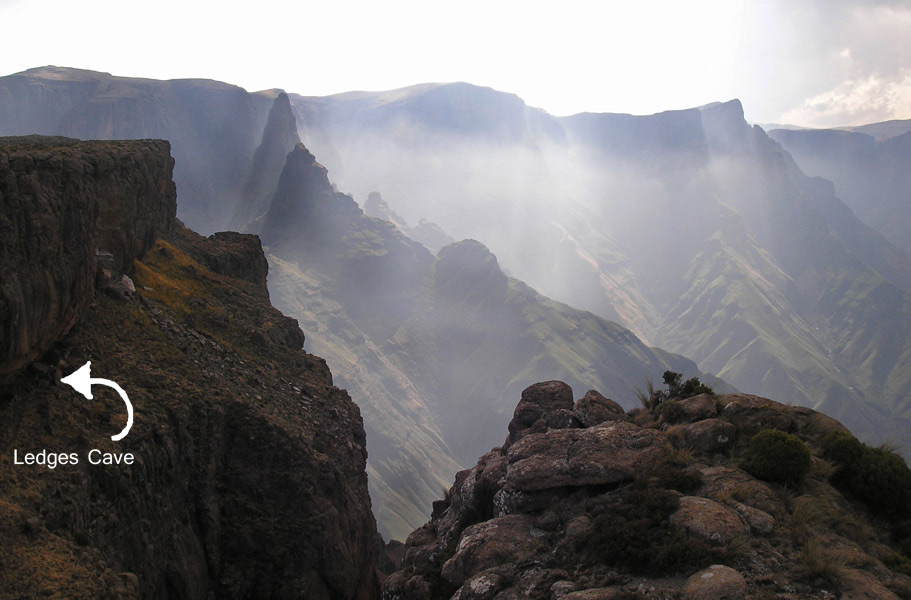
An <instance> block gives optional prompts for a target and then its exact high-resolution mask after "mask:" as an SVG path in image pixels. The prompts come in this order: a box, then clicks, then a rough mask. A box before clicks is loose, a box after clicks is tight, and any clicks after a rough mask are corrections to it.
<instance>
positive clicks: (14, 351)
mask: <svg viewBox="0 0 911 600" xmlns="http://www.w3.org/2000/svg"><path fill="white" fill-rule="evenodd" d="M173 167H174V160H173V159H172V158H171V154H170V147H169V145H168V143H167V142H164V141H148V140H147V141H135V142H116V143H97V142H78V141H77V140H72V139H67V138H41V137H32V138H0V275H2V276H0V281H2V283H0V319H2V322H3V331H2V336H0V377H2V376H4V375H8V374H9V373H11V372H13V371H15V370H18V369H20V368H21V367H23V366H24V365H26V364H28V363H30V362H32V361H33V360H35V359H36V358H38V357H39V356H41V355H42V354H43V353H45V352H46V351H47V350H48V349H50V347H51V345H53V344H54V343H55V342H56V341H57V340H58V339H59V338H60V337H61V336H62V335H63V334H64V333H66V332H67V331H68V330H69V329H70V328H71V327H72V326H73V325H74V324H75V323H76V322H77V321H78V320H79V318H80V317H81V316H82V315H83V314H84V313H85V310H86V308H87V307H88V305H89V303H90V302H91V300H92V296H93V290H94V287H95V286H94V280H95V273H96V263H98V266H99V267H102V266H104V267H109V268H110V269H112V270H113V271H114V272H118V273H126V274H132V270H133V261H134V260H137V259H140V258H142V256H143V255H144V254H145V252H146V251H147V250H148V249H149V248H150V247H151V246H152V244H153V243H154V241H155V239H156V238H157V237H158V236H159V234H162V233H165V232H167V231H169V230H171V229H172V228H173V226H174V221H175V214H176V210H177V192H176V190H175V187H174V183H173V181H172V180H171V172H172V169H173ZM99 261H101V262H103V263H104V264H103V265H101V264H100V263H99Z"/></svg>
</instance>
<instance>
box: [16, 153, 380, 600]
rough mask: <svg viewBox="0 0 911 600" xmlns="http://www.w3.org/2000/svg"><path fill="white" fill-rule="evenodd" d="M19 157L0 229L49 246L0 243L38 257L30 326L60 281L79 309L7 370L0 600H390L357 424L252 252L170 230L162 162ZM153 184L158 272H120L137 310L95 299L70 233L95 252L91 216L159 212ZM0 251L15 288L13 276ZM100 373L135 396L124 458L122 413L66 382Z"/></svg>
mask: <svg viewBox="0 0 911 600" xmlns="http://www.w3.org/2000/svg"><path fill="white" fill-rule="evenodd" d="M16 144H17V146H16V148H17V149H16V154H15V155H16V157H17V158H16V159H15V160H9V161H5V162H4V163H3V168H5V169H7V170H6V171H5V172H6V173H8V174H10V175H9V177H12V178H13V179H14V180H15V181H17V182H18V183H19V187H18V188H17V189H16V190H15V191H13V192H12V193H10V191H9V190H11V188H10V187H8V184H7V187H6V188H4V195H3V202H4V210H3V213H2V214H3V217H4V219H9V220H10V221H11V222H13V223H20V222H21V223H26V224H27V223H29V221H28V220H27V218H26V216H27V213H30V212H31V213H34V214H35V215H36V223H37V224H38V225H40V228H35V227H34V226H33V227H32V228H29V227H23V228H21V229H15V230H12V231H11V230H10V229H9V228H8V227H6V228H4V231H3V233H4V235H5V237H4V243H9V242H10V241H11V240H12V242H13V243H12V244H11V246H10V247H11V248H12V249H13V250H18V251H20V252H23V250H22V249H21V246H25V251H31V249H32V248H35V247H37V248H40V249H41V250H42V251H43V252H44V253H45V254H44V256H45V257H46V258H45V259H44V262H38V261H30V262H29V263H28V265H29V269H18V270H17V271H15V272H16V273H17V276H18V278H19V279H18V280H17V281H19V282H20V284H21V285H22V287H23V288H24V289H28V290H32V293H33V294H34V295H35V298H34V299H32V301H30V302H27V303H25V305H24V306H23V307H22V308H21V311H20V313H19V314H22V315H24V316H25V318H27V319H35V318H36V317H35V315H32V314H31V312H32V311H34V310H45V309H44V308H43V307H44V306H45V305H44V304H42V303H41V301H40V300H41V298H43V297H44V296H43V295H42V294H45V293H46V294H47V295H49V296H51V297H54V293H55V290H56V289H58V284H57V283H54V282H55V281H56V279H55V278H56V277H58V274H64V275H67V276H68V277H69V278H70V279H68V280H67V281H69V283H67V284H59V285H60V286H61V289H64V290H78V291H79V293H80V294H84V295H85V298H84V299H83V300H80V301H81V302H82V306H81V309H80V310H78V311H73V316H72V318H71V322H70V323H69V325H70V326H71V327H70V329H69V332H68V333H64V332H63V331H62V329H65V328H60V327H58V328H57V330H58V331H57V333H56V334H51V333H50V331H48V333H47V334H46V336H45V338H43V339H45V340H46V344H47V347H46V348H45V349H44V350H43V351H42V352H39V354H40V357H39V358H38V359H37V360H33V361H32V362H30V363H29V364H28V365H27V367H25V368H21V367H22V364H21V363H22V361H21V360H20V361H19V362H20V368H19V369H18V370H17V369H14V368H13V365H12V364H11V361H10V360H9V359H6V358H5V357H4V360H3V361H2V362H0V364H2V365H3V367H4V369H5V370H6V371H7V372H9V373H10V376H9V379H8V381H7V382H5V383H4V384H2V385H0V544H2V546H3V548H4V551H3V556H2V558H0V597H4V598H7V597H9V598H21V597H37V596H47V597H65V598H86V599H88V598H212V597H217V598H324V599H329V598H332V599H336V598H352V599H363V600H366V599H369V598H374V597H376V595H377V593H378V584H377V575H376V571H375V564H376V557H377V552H378V547H377V537H376V526H375V522H374V519H373V516H372V514H371V510H370V498H369V495H368V492H367V475H366V472H365V466H366V458H367V451H366V439H365V434H364V429H363V424H362V420H361V416H360V411H359V410H358V408H357V406H356V405H355V404H354V403H353V402H352V401H351V399H350V398H349V397H348V395H347V394H346V393H345V392H343V391H341V390H339V389H338V388H336V387H334V386H333V385H332V375H331V373H330V372H329V370H328V368H327V367H326V364H325V362H324V361H323V360H322V359H320V358H318V357H316V356H312V355H310V354H307V353H306V352H303V351H302V350H300V348H301V346H302V344H303V342H304V336H303V334H302V333H301V331H300V329H299V327H298V325H297V322H296V321H295V320H293V319H290V318H288V317H285V316H284V315H282V314H281V313H279V312H278V311H277V310H275V309H274V308H273V307H272V306H271V305H270V304H269V302H268V293H267V291H266V289H265V276H266V271H267V265H266V263H265V260H264V257H263V253H262V248H261V246H260V243H259V240H258V239H257V238H256V237H255V236H249V235H239V234H217V235H213V236H212V237H210V238H203V237H201V236H199V235H197V234H195V233H193V232H191V231H189V230H187V229H185V228H183V227H182V226H180V225H176V226H169V224H172V223H173V202H174V196H173V189H174V187H173V183H172V181H171V179H170V165H171V162H170V158H169V156H168V153H167V145H166V144H164V143H162V142H130V143H120V142H115V143H92V144H83V143H80V144H76V145H73V144H71V143H69V142H67V143H62V145H60V144H61V143H58V141H53V145H49V144H50V142H49V141H47V140H39V141H37V142H35V143H32V142H29V143H26V142H22V141H19V142H16ZM92 161H97V162H92ZM61 165H62V166H61ZM95 165H97V166H95ZM130 165H132V166H130ZM89 167H91V168H89ZM99 172H100V173H99ZM78 174H81V177H78V176H77V175H78ZM96 175H97V176H99V179H100V180H101V181H103V182H105V183H106V185H107V187H103V186H100V185H99V184H98V183H97V182H96V180H95V179H96ZM102 175H106V176H104V177H102ZM117 176H121V177H122V181H120V182H118V177H117ZM9 177H7V178H6V179H5V180H4V181H5V182H7V181H8V180H9ZM29 182H31V186H30V187H29V186H27V185H25V184H27V183H29ZM129 182H133V183H134V184H136V187H135V188H133V187H129V186H127V185H126V183H129ZM143 182H145V183H149V184H152V185H151V187H152V189H153V190H155V191H156V193H159V194H161V195H162V199H163V201H165V204H166V205H168V206H170V212H167V211H165V212H166V214H167V215H169V216H168V218H166V219H164V220H161V221H155V224H156V227H157V228H158V231H159V232H160V233H159V235H158V236H157V237H158V239H157V240H156V239H155V237H156V235H155V232H154V229H155V228H150V229H149V231H150V234H149V236H147V237H144V236H142V235H140V236H139V239H141V240H143V246H135V248H143V249H145V248H144V246H145V245H148V246H149V247H148V250H147V251H146V252H145V257H144V258H142V259H141V260H139V259H140V257H141V252H139V250H135V253H134V254H127V255H124V256H125V257H126V258H128V261H127V263H126V264H123V263H122V262H121V263H118V264H122V266H123V268H125V269H128V270H129V272H130V273H131V274H132V281H133V282H134V283H135V285H134V288H135V292H133V291H130V290H129V289H128V288H122V289H119V290H116V292H117V293H114V290H111V291H110V293H103V290H98V289H95V288H94V287H93V282H94V281H95V254H94V246H86V247H83V246H82V245H79V246H77V245H76V244H75V243H73V244H72V245H69V244H66V243H64V241H66V240H69V238H67V237H66V236H67V235H69V233H68V232H69V230H73V233H74V234H76V233H78V234H79V235H80V236H82V237H76V236H75V235H74V237H73V238H72V239H73V240H77V239H78V240H88V241H87V242H80V244H83V245H84V244H88V243H89V242H91V241H95V242H97V243H99V244H101V243H102V242H100V241H99V240H104V239H106V238H105V235H106V234H105V232H104V229H105V228H104V227H103V226H101V225H103V224H108V225H110V223H111V221H104V220H102V219H101V218H100V217H99V216H98V215H104V214H106V212H105V211H110V210H113V211H114V212H115V213H116V212H118V211H117V209H116V207H117V206H118V204H117V203H118V202H120V203H121V205H120V208H119V211H120V212H119V214H124V215H127V214H132V213H130V212H129V211H130V210H133V208H132V204H131V203H132V202H133V201H135V202H136V204H137V205H142V206H143V209H142V210H153V209H154V208H155V207H156V206H157V205H155V204H154V203H152V202H150V201H148V199H147V198H145V197H144V196H142V195H137V194H136V189H141V188H142V186H141V185H139V184H140V183H143ZM87 190H95V194H94V195H92V194H89V193H88V191H87ZM93 202H94V203H95V204H94V205H93V204H92V203H93ZM45 205H47V207H46V206H45ZM93 206H94V207H95V208H93ZM97 206H102V207H104V208H103V209H99V208H97ZM65 207H70V208H67V209H65ZM136 214H139V215H141V214H143V213H142V212H141V211H140V212H139V213H136ZM68 215H71V216H68ZM84 215H88V216H89V217H97V219H95V218H86V217H85V216H84ZM77 217H78V218H77ZM4 225H5V223H4ZM146 225H147V224H146V219H145V218H137V219H130V220H129V221H127V222H126V226H125V229H124V234H125V235H123V236H122V237H120V238H116V239H122V240H124V241H125V242H127V243H126V244H125V247H134V246H132V245H131V243H130V242H132V241H133V234H134V232H142V231H145V229H143V227H145V226H146ZM13 235H18V236H21V237H19V238H18V239H13V238H12V236H13ZM61 237H63V238H64V241H61V239H60V238H61ZM39 242H41V243H40V244H39ZM102 247H106V246H104V245H102ZM71 250H72V251H71ZM114 250H115V252H116V251H118V249H117V248H114ZM4 251H5V252H6V253H7V254H4V256H3V258H4V262H3V267H4V269H6V268H7V267H8V264H9V263H8V261H9V260H10V258H9V257H10V256H16V255H15V254H13V255H10V252H11V250H10V249H7V247H6V246H4ZM86 263H87V264H86ZM42 265H48V266H45V268H44V270H41V269H40V267H41V266H42ZM58 265H59V267H58V268H56V270H55V267H57V266H58ZM14 266H15V265H14ZM7 272H8V271H6V270H4V279H3V282H4V284H6V282H7V281H8V279H7V277H6V273H7ZM45 281H48V282H51V285H50V290H49V291H42V288H41V287H40V286H39V285H38V284H39V283H40V284H41V285H45ZM71 294H72V292H71ZM77 298H81V297H77V296H75V295H71V296H67V297H65V298H61V299H60V303H61V305H64V302H71V303H76V301H77V300H76V299H77ZM4 317H6V315H4ZM27 322H29V323H31V322H33V321H32V320H28V321H27ZM3 323H4V330H3V333H4V337H3V342H4V344H7V345H9V339H8V338H7V332H8V331H10V329H9V327H10V325H9V323H10V322H9V321H8V320H7V319H6V318H4V321H3ZM4 347H6V346H4ZM36 352H37V350H36ZM86 361H91V371H92V375H93V377H103V378H107V379H111V380H115V381H116V382H118V383H119V384H120V385H121V386H122V387H123V388H124V390H125V391H126V392H127V393H128V394H129V398H130V400H131V402H132V405H133V407H134V409H135V421H134V424H133V426H132V429H131V430H130V432H129V434H128V435H127V437H126V438H124V439H123V440H121V441H119V442H113V441H112V440H111V439H110V436H111V434H113V433H116V432H117V431H119V430H121V429H122V427H123V420H124V416H125V415H124V412H125V411H124V406H123V402H122V401H121V400H120V399H119V398H118V397H117V396H116V395H115V394H113V393H112V392H110V391H106V390H105V388H104V387H103V386H100V385H97V384H96V385H94V386H93V389H94V397H93V398H92V399H90V400H87V399H85V398H83V397H82V396H79V395H78V394H76V393H75V392H74V390H73V389H72V388H70V387H69V386H66V385H63V384H62V383H61V382H60V378H61V376H62V375H68V374H69V373H71V372H72V371H75V370H76V369H77V368H79V367H80V366H82V365H83V364H84V363H85V362H86ZM105 456H108V457H109V461H108V463H106V462H104V461H103V460H101V461H99V459H102V458H103V457H105ZM29 457H31V458H29ZM128 457H129V458H128ZM99 463H100V464H99Z"/></svg>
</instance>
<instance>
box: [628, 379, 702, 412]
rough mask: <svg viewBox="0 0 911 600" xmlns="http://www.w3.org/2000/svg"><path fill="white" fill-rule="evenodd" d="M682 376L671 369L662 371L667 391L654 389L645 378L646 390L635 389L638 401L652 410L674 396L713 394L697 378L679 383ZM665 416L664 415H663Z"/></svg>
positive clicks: (679, 398) (680, 398)
mask: <svg viewBox="0 0 911 600" xmlns="http://www.w3.org/2000/svg"><path fill="white" fill-rule="evenodd" d="M682 378H683V374H682V373H675V372H673V371H665V372H664V376H663V379H664V385H666V386H667V391H664V390H656V389H655V387H654V386H653V385H652V381H651V380H650V379H647V380H646V382H645V384H646V391H645V392H643V391H642V390H638V389H637V390H636V397H637V398H639V402H640V403H641V404H642V407H643V408H646V409H648V410H650V411H654V410H655V409H656V408H658V407H659V406H660V405H661V404H662V403H663V402H665V401H666V400H670V399H672V398H676V399H678V400H685V399H686V398H691V397H693V396H698V395H699V394H712V395H715V392H714V390H712V388H710V387H709V386H707V385H705V384H704V383H702V382H701V381H699V378H697V377H691V378H689V379H687V380H686V381H685V382H683V383H680V380H681V379H682ZM665 418H666V417H665Z"/></svg>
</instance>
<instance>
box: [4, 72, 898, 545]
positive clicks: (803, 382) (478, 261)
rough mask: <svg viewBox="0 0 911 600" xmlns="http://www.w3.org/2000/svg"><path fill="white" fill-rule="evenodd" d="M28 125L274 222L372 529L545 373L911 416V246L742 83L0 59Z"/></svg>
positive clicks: (190, 197)
mask: <svg viewBox="0 0 911 600" xmlns="http://www.w3.org/2000/svg"><path fill="white" fill-rule="evenodd" d="M28 133H45V134H55V135H69V136H73V137H79V138H119V137H163V138H166V139H169V140H171V143H172V148H173V154H174V156H175V159H176V165H175V172H174V178H175V181H176V183H177V190H178V194H179V198H180V202H179V203H178V207H179V208H178V211H179V212H178V216H179V217H180V218H181V219H183V220H184V221H185V222H186V223H187V224H188V225H190V226H192V227H193V228H194V229H197V230H200V231H202V232H204V233H211V232H213V231H216V230H220V229H224V228H234V229H239V230H243V231H250V232H255V233H258V234H259V235H260V236H261V238H262V240H263V243H264V245H265V246H266V250H267V254H268V256H269V261H270V265H271V271H270V279H269V288H270V292H271V294H272V298H273V301H274V302H275V303H276V305H277V306H278V307H279V308H281V309H282V310H284V311H285V312H287V313H288V314H291V315H292V316H294V317H296V318H298V320H299V321H300V322H301V324H302V327H303V328H304V330H305V332H306V333H307V335H308V342H307V343H308V349H309V350H312V351H314V352H316V353H317V354H320V355H321V356H324V357H325V358H326V359H327V360H328V362H329V364H330V366H331V367H332V369H333V372H334V373H335V374H336V379H335V381H336V383H337V384H338V385H340V386H341V387H347V388H348V389H349V391H350V392H351V395H352V398H353V399H354V400H355V401H356V402H357V403H358V404H360V406H361V409H362V411H363V413H364V421H365V423H364V425H365V429H366V430H367V436H368V445H369V449H370V458H369V461H368V470H369V473H370V485H371V496H372V497H373V501H374V509H375V512H376V514H377V519H378V521H379V523H380V529H381V531H382V532H383V533H384V535H387V536H390V535H391V536H396V537H399V536H403V535H404V534H405V533H407V532H408V531H410V530H411V529H413V528H414V527H416V526H417V525H419V524H420V523H422V522H423V520H424V519H426V516H427V514H428V513H427V507H428V506H429V503H430V501H431V500H433V499H435V498H437V497H439V496H440V495H441V494H442V490H443V489H444V488H445V487H446V484H447V483H448V482H449V481H450V480H451V475H452V473H453V472H454V471H455V470H457V469H458V468H459V466H460V465H468V464H471V462H472V461H473V460H474V459H475V457H476V456H478V455H479V454H481V453H483V452H484V451H486V450H487V449H488V448H490V447H491V446H493V445H494V444H496V443H497V442H498V438H499V437H500V435H501V432H502V430H503V428H504V427H505V424H506V423H507V422H508V421H509V416H510V414H511V410H512V402H514V398H515V397H516V396H517V395H518V393H519V391H521V390H522V389H524V388H525V387H526V386H527V385H529V384H531V383H533V382H535V381H540V380H545V379H562V380H565V381H567V382H568V383H570V385H572V386H573V387H574V388H575V389H592V388H594V389H599V390H601V391H602V392H603V393H605V394H607V395H609V396H612V397H614V398H615V399H616V400H617V401H618V402H620V403H621V404H623V405H625V406H626V407H627V408H629V407H631V406H633V405H634V404H635V402H636V400H635V393H634V390H635V388H636V386H644V385H645V380H646V377H651V378H658V377H659V376H660V374H661V373H662V372H663V371H664V370H666V369H671V370H676V371H679V372H685V373H687V374H688V376H689V374H698V375H700V376H701V377H703V378H705V379H710V378H709V377H708V376H707V375H706V373H707V372H710V373H715V374H717V375H719V376H720V377H721V378H723V379H724V380H725V381H728V382H730V383H731V384H733V386H736V387H738V388H740V389H745V390H749V391H751V392H754V393H758V394H761V395H764V396H769V397H772V398H774V399H777V400H780V401H783V402H787V403H793V404H800V405H806V406H812V407H815V408H817V409H819V410H821V411H823V412H826V413H828V414H831V415H833V416H835V417H837V418H839V419H840V420H842V421H843V422H845V423H846V424H847V425H848V426H849V427H851V428H852V429H853V430H855V431H857V432H858V433H859V434H861V435H862V436H863V437H865V438H866V439H868V440H876V441H881V440H884V439H893V440H901V439H904V437H906V435H907V431H909V424H911V423H909V409H911V404H909V400H911V397H909V392H908V390H909V389H911V386H909V384H911V381H909V379H911V368H909V367H911V341H909V340H911V335H908V334H909V333H911V332H909V331H908V329H909V328H911V325H909V323H911V319H909V318H908V313H909V309H911V295H909V294H911V292H909V290H911V261H909V259H908V256H907V254H906V253H904V252H903V251H902V250H901V249H899V248H898V247H896V245H895V244H893V243H891V242H890V241H888V240H887V238H886V237H884V235H883V234H880V233H878V232H877V231H876V230H874V229H873V228H872V227H871V226H870V225H865V224H864V223H863V222H862V221H861V220H859V219H858V218H857V217H855V215H854V213H853V212H852V210H851V209H849V208H848V207H847V206H846V205H845V204H844V203H843V202H842V201H841V198H840V196H841V192H840V191H839V192H837V193H836V190H838V188H837V187H833V185H832V184H831V183H829V182H828V181H826V180H822V179H818V178H814V177H809V176H807V175H805V174H804V172H802V171H801V168H799V167H798V163H795V162H794V160H793V159H792V158H791V155H790V154H789V153H788V152H787V151H785V150H784V149H783V148H782V146H780V145H779V144H778V143H776V141H774V140H773V139H772V138H770V137H769V136H768V135H766V133H765V132H764V131H763V130H762V129H761V128H758V127H750V126H749V125H748V124H747V123H746V121H745V120H744V118H743V111H742V108H741V106H740V104H739V102H737V101H732V102H727V103H719V104H714V105H709V106H705V107H701V108H697V109H691V110H684V111H671V112H666V113H661V114H657V115H652V116H643V117H638V116H630V115H611V114H581V115H574V116H572V117H565V118H556V117H553V116H551V115H548V114H547V113H545V112H544V111H541V110H538V109H534V108H531V107H528V106H526V105H525V103H524V102H523V101H522V100H521V99H520V98H518V97H516V96H514V95H510V94H504V93H501V92H497V91H494V90H490V89H487V88H480V87H476V86H471V85H468V84H425V85H421V86H415V87H412V88H406V89H403V90H396V91H391V92H379V93H367V92H354V93H348V94H342V95H338V96H330V97H325V98H310V97H303V96H298V95H294V94H285V93H283V92H280V91H278V90H270V91H264V92H257V93H254V94H251V93H247V92H246V91H244V90H242V89H240V88H237V87H235V86H230V85H228V84H223V83H218V82H211V81H205V80H193V81H190V80H182V81H169V82H162V81H154V80H142V79H128V78H119V77H112V76H110V75H107V74H101V73H93V72H87V71H78V70H72V69H62V68H56V67H53V68H51V67H49V68H42V69H34V70H31V71H27V72H25V73H22V74H18V75H13V76H9V77H4V78H0V134H3V135H18V134H28ZM299 141H303V143H304V144H306V146H304V145H298V142H299ZM316 157H319V158H318V162H317V158H316ZM896 160H900V159H896ZM323 165H325V167H324V166H323ZM326 167H328V172H327V169H326ZM329 174H331V176H332V181H333V182H334V183H335V185H334V186H333V184H332V183H330V181H329ZM837 185H838V184H836V186H837ZM337 189H341V190H344V191H346V192H349V193H351V194H352V196H347V195H345V194H342V193H339V192H338V191H337ZM372 192H379V193H380V194H381V196H382V199H383V201H384V203H385V205H386V208H385V209H384V211H385V212H384V211H380V212H375V211H371V212H372V213H373V214H384V215H385V216H387V217H389V218H391V219H392V220H396V218H397V219H398V222H399V225H400V227H398V228H397V227H396V226H395V225H393V223H392V222H391V221H390V220H381V219H375V218H371V217H367V216H366V215H365V214H364V213H363V211H362V210H361V208H360V207H359V206H358V204H357V202H355V200H354V198H358V199H363V200H362V201H363V203H364V205H365V207H367V206H368V199H369V198H370V194H371V193H372ZM373 198H374V200H373V202H372V203H370V204H371V205H372V206H373V207H374V208H376V206H377V205H378V204H379V199H378V198H379V197H378V196H374V197H373ZM399 215H402V216H399ZM406 220H407V221H408V222H419V223H420V222H423V223H424V224H425V228H426V227H429V228H431V229H432V230H433V232H434V235H433V237H432V239H435V240H438V242H430V241H429V240H428V239H425V240H423V241H424V242H429V244H428V245H429V247H431V248H433V250H434V251H435V254H434V253H432V252H431V251H430V250H428V248H427V247H425V246H424V245H422V244H421V243H419V242H417V241H414V240H412V239H409V238H408V237H407V236H406V235H405V234H404V233H403V231H407V229H406V228H405V222H406ZM408 233H411V234H412V235H415V234H414V231H408ZM415 238H418V239H419V236H417V235H415ZM466 238H467V239H466ZM450 239H463V240H465V241H462V242H458V243H454V244H450V243H448V242H449V240H450ZM473 240H477V241H473ZM523 282H524V283H523ZM571 307H576V308H571ZM580 309H581V310H580ZM654 346H660V347H663V348H666V349H667V350H669V351H671V352H677V353H679V354H682V355H685V356H686V357H688V358H689V359H691V360H692V361H695V363H694V362H691V361H690V360H687V359H684V358H682V357H681V356H679V355H673V354H670V353H669V352H665V351H663V350H657V349H656V348H655V347H654ZM696 364H698V365H699V368H701V369H702V371H699V370H698V369H697V367H696ZM711 381H712V382H713V383H715V384H716V385H717V386H719V387H722V386H723V384H722V383H721V382H720V381H717V380H714V379H712V380H711Z"/></svg>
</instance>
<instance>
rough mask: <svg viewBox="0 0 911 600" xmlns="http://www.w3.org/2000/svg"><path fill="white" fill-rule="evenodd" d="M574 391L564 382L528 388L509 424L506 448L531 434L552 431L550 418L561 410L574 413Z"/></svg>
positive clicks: (539, 384)
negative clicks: (549, 422)
mask: <svg viewBox="0 0 911 600" xmlns="http://www.w3.org/2000/svg"><path fill="white" fill-rule="evenodd" d="M572 409H573V390H572V388H571V387H569V386H568V385H566V384H565V383H563V382H562V381H545V382H543V383H536V384H534V385H531V386H528V387H527V388H525V390H524V391H523V392H522V399H521V400H520V401H519V404H518V405H517V406H516V410H515V412H514V413H513V417H512V421H510V422H509V438H508V439H507V440H506V447H509V446H510V445H512V444H514V443H515V442H516V441H518V440H519V439H521V438H523V437H525V436H526V435H529V434H531V433H543V432H545V431H547V430H548V429H550V428H551V427H549V426H548V418H551V419H554V418H555V417H553V416H552V415H553V413H556V412H557V411H560V410H566V411H572ZM564 420H565V419H564Z"/></svg>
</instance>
